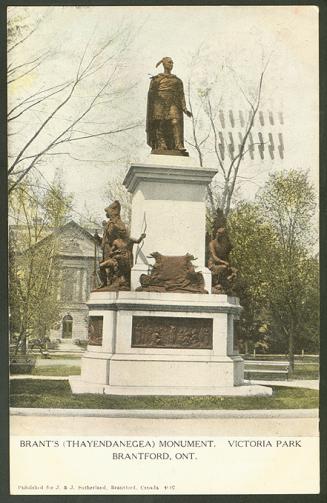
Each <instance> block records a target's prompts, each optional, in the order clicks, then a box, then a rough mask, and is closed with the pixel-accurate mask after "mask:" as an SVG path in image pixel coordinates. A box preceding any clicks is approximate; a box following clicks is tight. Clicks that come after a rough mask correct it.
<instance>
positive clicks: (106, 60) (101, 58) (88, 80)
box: [8, 23, 139, 192]
mask: <svg viewBox="0 0 327 503" xmlns="http://www.w3.org/2000/svg"><path fill="white" fill-rule="evenodd" d="M13 24H14V23H13ZM37 28H38V23H36V24H35V26H32V27H30V28H29V29H28V30H27V32H26V30H22V29H17V30H15V29H14V28H13V26H11V34H10V36H9V38H10V46H9V50H10V57H9V58H8V59H9V65H8V86H9V109H8V125H9V126H8V129H9V131H8V133H9V137H10V142H9V150H10V152H9V168H8V174H9V192H12V191H13V190H14V189H16V188H17V186H18V185H19V184H20V183H21V181H22V180H23V179H24V178H25V177H26V176H27V175H28V174H29V173H30V172H31V170H33V168H35V167H36V166H40V165H41V164H42V163H43V162H45V161H46V160H47V159H49V156H55V155H70V151H71V149H72V148H73V145H74V144H75V142H85V141H87V140H90V139H101V138H108V136H112V135H118V134H120V133H123V132H126V131H129V130H131V129H133V128H136V127H137V126H138V125H139V123H138V122H137V121H136V120H135V119H133V118H127V119H121V120H119V119H118V118H117V116H115V114H114V113H111V112H112V107H111V105H112V104H113V102H114V101H115V100H116V99H120V100H121V99H123V98H124V97H125V95H126V93H127V92H128V91H129V90H130V88H131V87H132V85H133V84H128V83H127V84H124V85H121V84H118V77H119V75H120V70H121V58H122V56H123V54H124V53H125V51H126V50H127V48H128V46H129V43H130V39H131V35H130V33H129V32H128V31H127V30H126V29H125V28H124V27H123V28H121V29H118V30H117V31H116V32H114V33H112V34H111V35H110V36H108V37H107V40H106V41H105V42H104V43H102V44H101V45H99V46H98V47H96V48H94V49H91V48H90V45H91V41H89V42H88V43H87V44H86V46H85V49H84V51H83V53H82V54H81V57H80V60H79V62H78V64H77V68H76V69H75V73H74V74H73V75H72V76H71V77H69V78H65V79H63V80H62V82H59V83H56V84H55V85H50V86H48V87H45V88H42V86H41V87H39V88H38V89H35V91H34V92H28V93H26V95H23V96H21V97H19V98H18V99H17V100H15V99H14V92H13V91H11V88H12V86H14V85H15V84H17V81H18V80H20V81H24V77H25V78H26V76H28V75H31V74H33V75H34V77H35V76H38V75H40V72H41V70H42V69H43V68H44V67H45V66H46V63H49V58H50V53H49V52H48V51H46V52H44V53H41V54H38V55H36V56H35V57H33V58H31V59H29V60H27V61H23V62H21V63H19V64H18V63H15V62H14V61H15V57H14V54H15V52H16V51H18V50H19V49H20V47H21V45H22V44H24V43H25V42H26V41H27V40H29V39H30V37H32V36H33V33H35V31H36V30H37ZM90 89H91V92H90ZM90 94H91V96H90ZM103 106H106V114H105V117H104V118H103V108H101V107H103ZM100 114H101V122H99V115H100ZM35 118H36V119H37V120H36V122H35ZM22 124H23V126H21V125H22ZM64 147H66V148H64Z"/></svg>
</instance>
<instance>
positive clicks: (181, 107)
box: [146, 57, 192, 156]
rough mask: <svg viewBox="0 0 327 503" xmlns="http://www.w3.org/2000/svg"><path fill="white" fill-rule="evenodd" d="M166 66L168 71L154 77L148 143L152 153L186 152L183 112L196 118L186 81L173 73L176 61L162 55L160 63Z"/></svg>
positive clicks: (171, 153)
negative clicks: (187, 97) (190, 107)
mask: <svg viewBox="0 0 327 503" xmlns="http://www.w3.org/2000/svg"><path fill="white" fill-rule="evenodd" d="M160 64H162V65H163V67H164V73H159V74H158V75H155V76H154V77H151V82H150V87H149V92H148V104H147V116H146V133H147V143H148V145H149V146H150V147H151V148H152V152H151V153H152V154H159V155H160V154H161V155H186V156H188V153H187V152H186V149H185V147H184V122H183V114H186V115H187V116H188V117H192V113H191V112H189V111H188V110H187V108H186V103H185V96H184V88H183V82H182V81H181V79H179V78H178V77H176V75H173V74H172V73H171V71H172V68H173V64H174V63H173V60H172V59H171V58H169V57H165V58H162V59H161V60H160V61H159V63H157V65H156V66H159V65H160Z"/></svg>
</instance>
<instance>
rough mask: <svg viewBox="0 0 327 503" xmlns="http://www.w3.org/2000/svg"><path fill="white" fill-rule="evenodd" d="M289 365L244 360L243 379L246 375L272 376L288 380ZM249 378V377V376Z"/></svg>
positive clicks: (285, 363) (286, 363)
mask: <svg viewBox="0 0 327 503" xmlns="http://www.w3.org/2000/svg"><path fill="white" fill-rule="evenodd" d="M256 366H258V367H264V366H265V367H276V368H275V369H272V368H266V369H263V368H247V367H256ZM288 373H289V363H288V362H270V361H258V360H244V377H246V374H272V375H275V376H277V377H284V378H286V379H288ZM249 377H250V376H249Z"/></svg>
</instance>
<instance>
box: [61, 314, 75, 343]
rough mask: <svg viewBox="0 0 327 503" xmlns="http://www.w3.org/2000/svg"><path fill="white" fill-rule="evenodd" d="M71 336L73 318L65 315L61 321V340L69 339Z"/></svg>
mask: <svg viewBox="0 0 327 503" xmlns="http://www.w3.org/2000/svg"><path fill="white" fill-rule="evenodd" d="M72 335H73V317H72V316H71V315H70V314H66V315H65V316H64V317H63V319H62V338H63V339H71V338H72Z"/></svg>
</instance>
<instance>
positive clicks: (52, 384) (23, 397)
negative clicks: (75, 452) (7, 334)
mask: <svg viewBox="0 0 327 503" xmlns="http://www.w3.org/2000/svg"><path fill="white" fill-rule="evenodd" d="M273 391H274V394H273V396H272V397H208V396H204V397H200V396H195V397H181V396H176V397H173V396H109V395H96V394H83V395H73V394H72V393H71V390H70V386H69V383H68V381H66V380H62V381H47V380H32V379H30V380H29V379H16V380H15V379H12V380H11V384H10V393H11V398H10V406H11V407H41V408H42V407H44V408H61V409H238V410H246V409H314V408H317V407H318V406H319V392H318V391H317V390H309V389H304V388H288V387H283V386H279V387H278V386H274V387H273Z"/></svg>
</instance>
